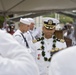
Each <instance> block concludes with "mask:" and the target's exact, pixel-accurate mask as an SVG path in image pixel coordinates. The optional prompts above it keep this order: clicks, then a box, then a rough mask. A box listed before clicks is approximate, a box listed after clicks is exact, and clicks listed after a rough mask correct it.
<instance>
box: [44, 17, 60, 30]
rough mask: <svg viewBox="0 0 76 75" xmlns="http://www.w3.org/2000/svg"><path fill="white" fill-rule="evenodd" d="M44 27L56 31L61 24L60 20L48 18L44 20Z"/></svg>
mask: <svg viewBox="0 0 76 75" xmlns="http://www.w3.org/2000/svg"><path fill="white" fill-rule="evenodd" d="M43 22H44V27H45V28H47V29H54V28H55V27H56V25H57V24H59V20H57V19H55V18H50V17H46V18H43Z"/></svg>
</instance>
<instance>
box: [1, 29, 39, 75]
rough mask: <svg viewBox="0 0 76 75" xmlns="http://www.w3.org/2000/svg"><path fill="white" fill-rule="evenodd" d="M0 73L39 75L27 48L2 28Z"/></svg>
mask: <svg viewBox="0 0 76 75" xmlns="http://www.w3.org/2000/svg"><path fill="white" fill-rule="evenodd" d="M31 62H32V63H31ZM0 75H39V70H38V67H37V65H36V63H35V60H34V59H33V57H32V56H31V55H30V54H29V53H28V52H27V49H26V48H24V47H23V46H21V45H20V44H19V43H18V42H17V41H16V40H15V39H14V38H13V37H12V36H11V35H10V34H8V33H6V32H4V31H2V30H0Z"/></svg>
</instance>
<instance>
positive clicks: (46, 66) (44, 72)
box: [34, 38, 66, 75]
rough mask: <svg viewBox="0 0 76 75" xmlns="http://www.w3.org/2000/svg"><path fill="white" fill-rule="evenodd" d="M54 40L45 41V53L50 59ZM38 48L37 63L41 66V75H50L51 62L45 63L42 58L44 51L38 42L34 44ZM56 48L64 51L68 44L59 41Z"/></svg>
mask: <svg viewBox="0 0 76 75" xmlns="http://www.w3.org/2000/svg"><path fill="white" fill-rule="evenodd" d="M52 41H53V38H50V39H46V38H45V39H44V42H45V44H44V47H45V49H44V51H45V54H46V55H45V57H47V58H49V57H50V51H51V50H52V45H53V42H52ZM34 45H35V47H36V52H35V54H36V56H35V57H36V58H35V60H36V62H37V64H38V66H39V70H40V75H48V69H49V63H50V62H49V61H45V60H44V58H43V56H42V49H41V41H39V42H37V43H35V44H34ZM56 48H59V49H62V48H66V43H65V42H64V43H62V42H59V41H57V42H56Z"/></svg>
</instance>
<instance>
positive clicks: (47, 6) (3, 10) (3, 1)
mask: <svg viewBox="0 0 76 75" xmlns="http://www.w3.org/2000/svg"><path fill="white" fill-rule="evenodd" d="M72 9H73V10H75V9H76V0H0V15H4V14H12V13H17V14H24V13H30V12H45V11H57V10H58V11H60V10H72Z"/></svg>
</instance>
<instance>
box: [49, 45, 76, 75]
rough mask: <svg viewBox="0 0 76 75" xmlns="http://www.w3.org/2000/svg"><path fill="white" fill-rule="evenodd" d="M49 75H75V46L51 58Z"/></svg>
mask: <svg viewBox="0 0 76 75" xmlns="http://www.w3.org/2000/svg"><path fill="white" fill-rule="evenodd" d="M49 75H76V46H72V47H69V48H67V49H65V50H63V51H61V52H58V53H57V54H55V55H54V56H53V58H52V60H51V63H50V69H49Z"/></svg>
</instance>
